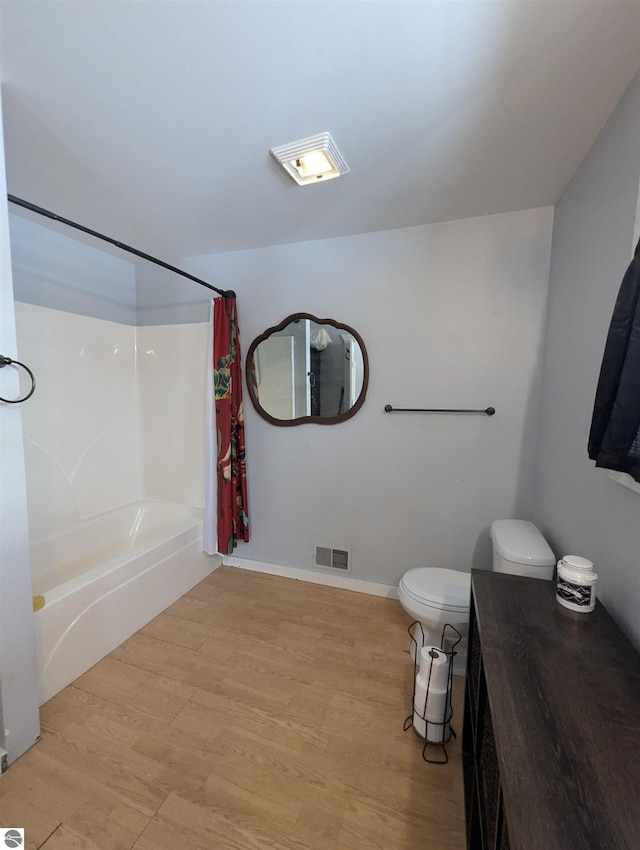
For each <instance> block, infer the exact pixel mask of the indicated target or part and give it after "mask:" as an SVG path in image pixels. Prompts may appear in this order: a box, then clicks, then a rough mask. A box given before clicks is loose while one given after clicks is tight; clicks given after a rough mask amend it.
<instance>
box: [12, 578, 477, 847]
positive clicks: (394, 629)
mask: <svg viewBox="0 0 640 850" xmlns="http://www.w3.org/2000/svg"><path fill="white" fill-rule="evenodd" d="M406 627H407V620H406V615H405V614H404V612H403V611H402V609H401V608H400V605H399V603H398V602H396V601H394V600H387V599H382V598H379V597H373V596H366V595H363V594H359V593H353V592H350V591H343V590H337V589H335V588H329V587H324V586H321V585H314V584H309V583H306V582H300V581H294V580H291V579H285V578H279V577H275V576H269V575H265V574H261V573H254V572H248V571H246V570H240V569H233V568H230V567H222V568H220V569H218V570H217V571H216V572H215V573H213V574H212V575H211V576H210V577H209V578H207V579H206V580H205V581H203V582H202V583H201V584H199V585H198V586H197V587H195V588H194V589H193V590H192V591H190V592H189V593H187V594H186V595H185V596H184V597H182V598H181V599H179V600H178V601H177V602H176V603H175V604H174V605H172V606H171V607H170V608H168V609H167V610H166V611H165V612H163V613H162V614H160V616H158V617H156V619H155V620H153V621H152V622H151V623H149V624H148V625H147V626H145V628H143V629H142V630H141V631H140V632H138V633H137V634H135V635H134V636H133V637H132V638H130V639H129V640H128V641H126V642H125V643H124V644H122V645H121V646H120V647H118V649H116V650H115V651H114V652H112V653H111V654H110V655H109V656H107V657H106V658H104V659H103V660H102V661H100V662H99V663H98V664H96V666H95V667H93V668H92V669H91V670H89V671H88V672H87V673H85V674H84V675H83V676H81V677H80V678H79V679H77V680H76V681H75V682H74V683H73V684H72V685H70V686H69V687H67V688H65V689H64V690H63V691H61V692H60V693H59V694H58V695H57V696H55V697H54V698H53V699H51V700H50V701H49V702H48V703H47V704H46V705H44V706H43V707H42V710H41V722H42V738H41V740H40V741H39V742H38V743H37V744H36V745H35V746H34V747H33V748H32V749H31V750H30V751H29V752H28V753H26V754H25V755H24V756H23V757H22V758H21V759H19V760H18V761H17V762H16V763H15V764H14V765H13V766H12V767H11V768H10V769H9V771H8V772H7V773H6V774H5V775H4V776H3V777H2V778H1V779H0V824H2V825H4V826H7V827H9V826H20V827H25V829H26V847H27V848H28V850H36V848H44V850H169V848H171V850H175V848H180V847H185V848H186V847H189V848H193V850H267V848H273V850H360V848H368V850H370V848H380V850H404V848H407V850H408V849H409V848H411V850H462V848H463V845H464V818H463V803H462V794H463V792H462V770H461V763H460V738H461V735H460V732H461V720H460V718H461V715H462V699H463V694H462V687H461V681H460V680H458V679H456V680H455V681H456V687H455V690H454V710H455V714H454V727H455V729H456V730H457V732H458V740H457V741H452V742H451V744H450V746H449V755H450V760H449V764H447V765H444V766H435V765H429V764H427V763H426V762H424V761H423V759H422V744H421V742H420V741H419V740H418V738H417V737H416V736H415V735H414V733H413V731H411V730H410V731H408V732H403V731H402V723H403V720H404V718H405V716H406V715H407V714H408V713H409V708H410V702H411V677H412V673H413V664H412V662H411V661H410V659H409V656H408V654H407V652H406V649H407V644H408V636H407V632H406Z"/></svg>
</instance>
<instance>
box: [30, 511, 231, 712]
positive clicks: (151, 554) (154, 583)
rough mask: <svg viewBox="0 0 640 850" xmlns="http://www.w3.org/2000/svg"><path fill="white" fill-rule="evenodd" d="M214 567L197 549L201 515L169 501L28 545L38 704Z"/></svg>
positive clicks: (93, 521)
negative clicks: (35, 637)
mask: <svg viewBox="0 0 640 850" xmlns="http://www.w3.org/2000/svg"><path fill="white" fill-rule="evenodd" d="M221 563H222V559H221V558H220V557H219V556H217V555H215V556H211V555H206V554H205V553H204V552H203V551H202V510H201V509H199V508H193V507H190V506H187V505H176V504H172V503H170V502H136V503H134V504H131V505H126V506H124V507H122V508H117V509H116V510H113V511H109V512H108V513H106V514H104V515H103V516H99V517H94V518H93V519H90V520H85V521H83V522H81V523H79V524H78V525H77V526H76V527H75V528H73V529H71V530H70V531H66V532H64V533H60V534H57V535H55V536H53V537H50V538H48V539H46V540H38V541H34V542H33V543H32V546H31V569H32V582H33V594H34V602H36V603H37V604H42V598H40V599H38V597H44V606H43V607H41V608H40V610H37V611H36V613H35V615H34V616H35V625H36V636H37V650H38V667H39V674H40V703H41V704H42V703H43V702H46V701H47V700H48V699H50V698H51V697H52V696H53V695H54V694H56V693H58V691H60V690H61V689H62V688H64V687H65V686H66V685H68V684H70V683H71V682H72V681H73V680H74V679H76V678H77V677H78V676H80V675H81V674H82V673H84V672H85V671H86V670H88V669H89V668H90V667H92V666H93V665H94V664H96V663H97V662H98V661H99V660H100V659H101V658H104V656H105V655H107V654H108V653H109V652H111V651H112V650H113V649H115V647H116V646H118V645H119V644H121V643H122V642H123V641H124V640H126V639H127V638H128V637H131V635H132V634H133V633H134V632H136V631H137V630H138V629H140V628H142V626H144V625H145V624H146V623H148V622H149V620H151V619H153V617H155V616H156V615H157V614H159V613H160V612H161V611H163V610H164V609H165V608H167V607H168V606H169V605H171V604H172V603H173V602H175V600H176V599H178V598H179V597H180V596H182V595H183V594H184V593H186V592H187V591H188V590H190V589H191V588H192V587H193V586H194V585H196V584H197V583H198V582H199V581H202V579H204V578H206V576H207V575H209V574H210V573H212V572H213V571H214V570H215V569H216V568H217V567H218V566H220V564H221ZM36 607H37V605H36Z"/></svg>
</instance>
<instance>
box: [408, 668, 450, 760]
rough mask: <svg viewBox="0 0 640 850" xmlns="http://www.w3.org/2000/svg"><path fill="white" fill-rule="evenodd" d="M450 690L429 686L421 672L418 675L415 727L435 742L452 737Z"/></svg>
mask: <svg viewBox="0 0 640 850" xmlns="http://www.w3.org/2000/svg"><path fill="white" fill-rule="evenodd" d="M447 696H448V691H447V689H446V688H444V689H434V688H433V687H431V686H430V687H429V692H428V693H427V680H426V679H425V678H423V677H422V675H421V674H420V673H418V675H417V676H416V684H415V692H414V697H413V727H414V729H415V730H416V732H417V733H418V735H420V737H421V738H426V740H427V741H430V742H432V743H434V744H439V743H443V742H446V741H448V740H449V738H450V737H451V727H450V723H449V721H450V720H451V703H450V702H447Z"/></svg>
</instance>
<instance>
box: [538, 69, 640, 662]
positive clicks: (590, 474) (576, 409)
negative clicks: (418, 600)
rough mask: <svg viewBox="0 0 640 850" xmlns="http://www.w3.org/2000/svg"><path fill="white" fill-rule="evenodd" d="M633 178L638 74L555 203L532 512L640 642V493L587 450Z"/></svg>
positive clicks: (638, 141)
mask: <svg viewBox="0 0 640 850" xmlns="http://www.w3.org/2000/svg"><path fill="white" fill-rule="evenodd" d="M639 183H640V77H636V79H635V80H634V82H633V83H632V84H631V86H630V87H629V89H628V90H627V92H626V94H625V96H624V98H623V99H622V100H621V102H620V103H619V105H618V107H617V108H616V110H615V112H614V113H613V115H612V116H611V118H610V119H609V121H608V123H607V124H606V126H605V127H604V129H603V130H602V132H601V134H600V136H599V137H598V139H597V140H596V142H595V143H594V145H593V147H592V148H591V150H590V152H589V154H588V155H587V157H586V159H585V160H584V162H583V163H582V165H581V167H580V168H579V170H578V171H577V173H576V174H575V176H574V178H573V179H572V181H571V183H570V184H569V186H568V187H567V189H566V190H565V192H564V194H563V196H562V198H561V199H560V202H559V203H558V205H557V207H556V213H555V224H554V234H553V248H552V255H551V271H550V284H549V309H548V320H547V335H546V347H545V363H544V386H543V394H542V417H541V427H540V456H539V463H538V470H539V471H538V482H537V488H536V496H535V511H534V515H535V519H536V520H537V521H538V523H539V524H540V526H541V527H542V528H543V530H544V531H545V532H546V534H547V535H548V537H549V539H550V542H551V543H552V545H553V546H554V548H555V550H556V552H557V554H559V555H563V554H567V553H573V554H579V555H585V556H586V557H589V558H591V559H592V560H594V561H595V563H596V566H597V571H598V574H599V576H600V579H599V582H598V588H597V591H598V594H599V595H600V597H601V598H602V599H603V601H604V602H605V604H606V605H607V607H608V608H609V610H610V611H611V613H612V614H614V616H615V617H616V619H618V621H619V622H620V623H621V624H623V625H624V626H625V627H626V629H627V631H628V632H629V633H630V634H631V635H632V636H633V637H634V639H635V641H636V642H637V643H638V644H639V645H640V615H639V614H638V611H640V571H639V561H640V537H639V535H638V528H639V524H640V495H638V494H637V493H634V492H632V491H631V490H629V489H627V488H625V487H623V486H621V485H620V484H617V483H615V482H614V481H612V480H611V479H610V478H609V475H608V473H607V471H606V470H603V469H596V468H595V466H594V464H593V462H592V461H590V460H589V458H588V456H587V439H588V435H589V428H590V425H591V415H592V409H593V401H594V396H595V390H596V386H597V382H598V375H599V373H600V364H601V361H602V354H603V351H604V345H605V340H606V336H607V331H608V328H609V322H610V320H611V314H612V311H613V306H614V303H615V300H616V297H617V294H618V289H619V286H620V282H621V280H622V276H623V274H624V271H625V269H626V268H627V266H628V264H629V262H630V260H631V256H632V254H633V247H634V241H633V237H634V228H635V223H636V214H637V210H638V203H639V198H638V194H639Z"/></svg>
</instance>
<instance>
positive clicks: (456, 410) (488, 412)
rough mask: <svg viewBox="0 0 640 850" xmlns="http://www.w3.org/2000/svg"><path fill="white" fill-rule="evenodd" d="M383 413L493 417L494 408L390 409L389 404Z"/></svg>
mask: <svg viewBox="0 0 640 850" xmlns="http://www.w3.org/2000/svg"><path fill="white" fill-rule="evenodd" d="M384 412H385V413H484V414H485V415H486V416H493V414H494V413H495V412H496V409H495V407H485V408H481V409H478V410H463V409H461V408H448V407H392V406H391V405H390V404H385V406H384Z"/></svg>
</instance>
